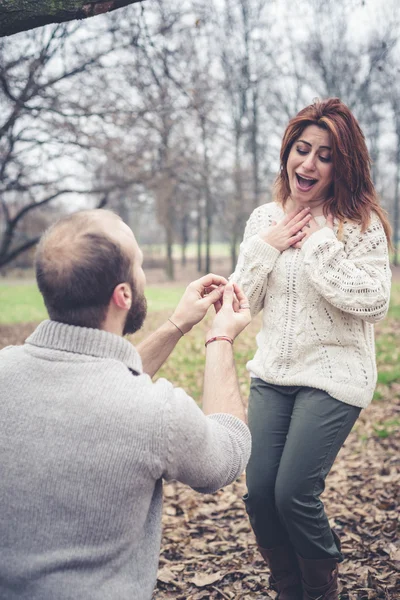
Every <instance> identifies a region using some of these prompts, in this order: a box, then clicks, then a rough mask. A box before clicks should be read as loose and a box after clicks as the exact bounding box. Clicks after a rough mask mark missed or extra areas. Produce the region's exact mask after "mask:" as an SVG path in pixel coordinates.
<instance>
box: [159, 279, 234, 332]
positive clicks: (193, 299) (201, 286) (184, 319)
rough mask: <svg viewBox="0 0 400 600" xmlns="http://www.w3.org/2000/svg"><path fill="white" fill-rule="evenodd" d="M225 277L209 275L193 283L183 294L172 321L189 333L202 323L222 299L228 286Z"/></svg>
mask: <svg viewBox="0 0 400 600" xmlns="http://www.w3.org/2000/svg"><path fill="white" fill-rule="evenodd" d="M227 283H228V282H227V280H226V279H225V277H221V276H220V275H213V274H212V273H209V274H208V275H204V277H200V279H196V281H192V283H190V284H189V285H188V286H187V288H186V290H185V293H184V294H183V296H182V298H181V300H180V301H179V304H178V306H177V307H176V309H175V310H174V312H173V314H172V316H171V321H173V323H175V325H177V327H179V329H181V331H182V332H183V333H187V332H188V331H190V330H191V329H192V327H193V326H194V325H196V323H199V321H201V320H202V319H203V318H204V317H205V315H206V313H207V311H208V309H209V308H210V306H211V305H212V304H215V303H216V302H218V300H220V299H221V297H222V293H223V290H224V286H225V285H226V284H227Z"/></svg>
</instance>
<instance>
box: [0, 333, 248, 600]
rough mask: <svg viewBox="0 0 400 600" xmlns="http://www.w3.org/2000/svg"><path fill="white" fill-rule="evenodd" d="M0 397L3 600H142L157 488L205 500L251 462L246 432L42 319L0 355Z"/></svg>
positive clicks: (156, 528) (153, 542)
mask: <svg viewBox="0 0 400 600" xmlns="http://www.w3.org/2000/svg"><path fill="white" fill-rule="evenodd" d="M0 393H1V402H0V502H1V511H0V598H1V599H2V600H3V599H6V600H14V599H16V598H18V599H24V600H67V599H68V600H97V599H101V600H142V599H143V600H149V599H150V598H151V595H152V590H153V588H154V585H155V582H156V573H157V565H158V555H159V550H160V542H161V508H162V478H165V479H177V480H179V481H182V482H184V483H186V484H188V485H190V486H192V487H193V488H194V489H196V490H198V491H200V492H213V491H215V490H217V489H218V488H220V487H222V486H224V485H227V484H228V483H230V482H232V481H233V480H234V479H235V478H237V477H238V476H239V475H240V474H241V473H242V471H243V469H244V468H245V465H246V463H247V460H248V457H249V454H250V445H251V441H250V434H249V431H248V429H247V427H246V425H245V424H244V423H242V422H241V421H240V420H239V419H237V418H235V417H233V416H231V415H227V414H216V415H212V416H209V417H206V416H204V414H203V413H202V411H201V410H200V409H199V408H198V406H197V405H196V403H195V402H194V400H193V399H191V398H190V397H189V396H188V395H187V394H186V393H185V392H184V391H183V390H182V389H176V388H174V387H173V386H172V384H171V383H169V382H168V381H167V380H165V379H159V380H158V381H157V382H156V383H153V382H152V381H151V379H150V377H149V376H147V375H145V374H143V372H142V364H141V360H140V356H139V354H138V353H137V351H136V350H135V348H134V347H133V346H132V345H131V344H130V343H129V342H128V341H126V340H124V339H123V338H121V337H119V336H116V335H113V334H110V333H106V332H104V331H100V330H94V329H84V328H80V327H72V326H69V325H63V324H60V323H55V322H52V321H44V322H43V323H41V324H40V325H39V327H38V328H37V329H36V331H35V332H34V333H33V334H32V335H31V336H30V337H29V338H28V339H27V341H26V343H25V344H24V345H23V346H12V347H8V348H5V349H4V350H2V351H1V352H0Z"/></svg>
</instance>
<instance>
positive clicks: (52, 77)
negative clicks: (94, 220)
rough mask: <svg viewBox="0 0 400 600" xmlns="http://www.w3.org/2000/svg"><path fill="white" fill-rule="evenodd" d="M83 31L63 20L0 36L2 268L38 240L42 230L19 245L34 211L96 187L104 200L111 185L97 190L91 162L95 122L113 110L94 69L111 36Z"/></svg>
mask: <svg viewBox="0 0 400 600" xmlns="http://www.w3.org/2000/svg"><path fill="white" fill-rule="evenodd" d="M79 33H80V31H79V26H77V25H74V26H64V25H58V26H54V27H52V28H44V29H41V30H38V31H35V32H29V33H27V34H21V36H20V39H19V44H18V45H16V44H13V43H12V42H11V40H6V39H4V40H2V41H1V42H0V107H1V119H0V210H1V217H2V221H3V227H2V228H0V229H1V231H0V266H4V265H6V264H8V263H10V262H11V261H12V260H13V259H14V258H15V257H16V256H18V255H19V254H20V253H21V252H24V251H25V250H27V249H29V248H30V247H32V246H33V245H34V244H35V243H36V241H37V236H33V237H32V238H28V239H25V240H24V241H23V242H21V243H17V237H18V236H17V234H18V227H19V226H20V225H21V222H22V220H23V219H24V218H25V216H26V215H28V214H30V213H31V212H32V211H34V210H36V209H39V208H43V207H45V206H46V205H48V204H50V203H55V202H57V201H59V200H61V199H63V202H64V203H65V199H67V198H69V199H70V201H73V202H74V203H75V205H76V206H79V201H78V199H79V198H80V197H86V196H87V195H88V194H92V193H93V192H96V193H97V194H98V198H97V202H101V203H103V202H104V192H105V191H106V190H104V189H103V188H101V189H96V188H93V186H92V183H91V177H90V169H89V168H88V167H89V165H90V163H91V160H89V156H90V157H93V137H94V134H95V131H96V128H97V123H99V122H102V120H103V118H104V115H105V114H106V113H107V114H108V110H109V109H108V108H107V106H106V104H105V103H103V102H102V100H103V96H102V95H100V94H96V90H97V89H98V85H99V82H100V81H101V78H100V77H99V78H98V80H97V82H96V75H98V74H99V72H102V70H103V65H102V61H103V60H105V58H106V57H107V55H108V54H109V53H111V52H113V51H114V40H113V39H111V38H110V37H109V38H107V37H106V36H103V43H102V47H101V50H98V49H96V45H95V39H96V38H93V36H92V35H91V33H90V31H89V30H88V31H87V32H86V39H85V42H83V41H82V39H81V37H80V36H79ZM96 35H97V33H96ZM97 47H98V44H97ZM90 88H91V90H90V92H89V91H88V90H89V89H90ZM93 162H94V161H93ZM99 194H100V195H99Z"/></svg>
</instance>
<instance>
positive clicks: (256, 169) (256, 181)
mask: <svg viewBox="0 0 400 600" xmlns="http://www.w3.org/2000/svg"><path fill="white" fill-rule="evenodd" d="M257 134H258V90H257V84H256V83H255V84H254V88H253V115H252V123H251V153H252V155H253V194H254V196H253V206H254V208H257V206H258V205H259V204H260V200H259V198H260V161H259V157H258V143H257Z"/></svg>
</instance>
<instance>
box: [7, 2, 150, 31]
mask: <svg viewBox="0 0 400 600" xmlns="http://www.w3.org/2000/svg"><path fill="white" fill-rule="evenodd" d="M140 1H142V0H62V1H60V0H58V1H54V0H6V1H5V2H2V3H1V5H0V37H2V36H5V35H11V34H13V33H17V32H18V31H26V30H27V29H33V28H35V27H41V26H42V25H47V24H48V23H63V22H65V21H72V20H74V19H86V18H87V17H93V16H95V15H100V14H102V13H105V12H109V11H111V10H115V9H116V8H122V7H123V6H127V5H128V4H134V3H136V2H140Z"/></svg>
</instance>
